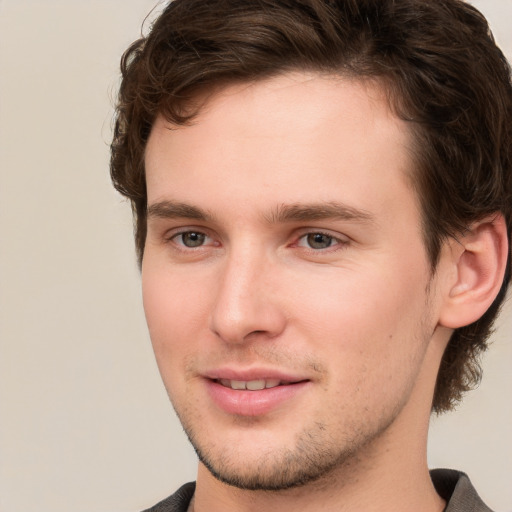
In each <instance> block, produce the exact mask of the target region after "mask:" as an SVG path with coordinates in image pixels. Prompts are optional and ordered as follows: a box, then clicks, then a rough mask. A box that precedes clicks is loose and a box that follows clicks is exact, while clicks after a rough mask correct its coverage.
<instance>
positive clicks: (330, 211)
mask: <svg viewBox="0 0 512 512" xmlns="http://www.w3.org/2000/svg"><path fill="white" fill-rule="evenodd" d="M327 219H329V220H346V221H354V222H360V223H364V224H372V223H374V222H375V219H374V217H373V215H371V214H370V213H369V212H367V211H365V210H362V209H358V208H353V207H351V206H348V205H345V204H343V203H339V202H337V201H329V202H325V203H323V202H320V203H307V204H303V203H293V204H283V205H280V206H279V207H278V208H276V210H275V211H274V212H272V214H271V215H270V216H269V217H268V221H269V222H270V223H285V222H307V221H317V220H327Z"/></svg>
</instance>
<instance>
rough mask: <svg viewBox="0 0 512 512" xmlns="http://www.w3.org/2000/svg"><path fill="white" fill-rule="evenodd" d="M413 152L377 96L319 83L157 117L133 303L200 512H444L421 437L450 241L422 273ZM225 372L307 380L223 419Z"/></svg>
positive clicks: (448, 275) (238, 88)
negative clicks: (177, 122) (178, 432)
mask: <svg viewBox="0 0 512 512" xmlns="http://www.w3.org/2000/svg"><path fill="white" fill-rule="evenodd" d="M409 146H410V134H409V132H408V130H407V126H406V125H405V123H403V122H402V121H400V120H398V119H397V118H396V117H395V116H394V115H393V114H392V113H391V112H390V109H389V108H388V105H387V103H386V101H385V98H384V95H383V94H382V92H381V91H380V89H379V88H378V87H377V86H375V85H369V84H363V83H361V82H358V81H352V80H348V79H342V78H333V77H325V76H320V75H315V74H301V73H293V74H286V75H283V76H279V77H276V78H272V79H270V80H266V81H260V82H256V83H254V84H244V85H234V86H230V87H227V88H225V89H223V90H222V91H220V92H218V93H216V94H215V95H213V96H212V97H210V98H208V101H207V103H206V104H205V106H204V107H203V109H202V111H201V112H200V114H199V115H198V117H197V118H196V119H195V121H194V122H193V123H192V124H191V125H189V126H185V127H176V126H171V125H169V123H167V122H166V121H165V120H164V119H163V118H158V120H157V121H156V123H155V125H154V127H153V130H152V133H151V136H150V139H149V142H148V146H147V152H146V173H147V190H148V205H149V212H150V214H149V218H148V237H147V242H146V247H145V254H144V260H143V265H142V282H143V297H144V308H145V312H146V317H147V322H148V326H149V330H150V334H151V339H152V343H153V347H154V351H155V354H156V358H157V362H158V365H159V369H160V372H161V375H162V378H163V381H164V384H165V386H166V389H167V391H168V394H169V396H170V398H171V400H172V402H173V405H174V407H175V409H176V412H177V413H178V415H179V417H180V419H181V421H182V423H183V425H184V428H185V430H186V432H187V434H188V435H189V438H190V439H191V441H192V443H193V444H194V446H195V448H196V450H197V451H198V454H199V456H200V459H201V462H200V464H199V472H198V479H197V490H196V495H195V499H194V503H193V506H194V507H195V510H196V511H206V510H208V511H210V512H211V511H213V512H215V511H216V510H223V511H226V510H227V511H229V510H237V511H249V510H266V509H273V510H281V511H286V510H292V509H293V510H294V511H297V510H301V511H307V510H315V511H327V510H337V511H340V510H359V511H360V510H365V511H372V510H379V511H381V512H382V511H386V510H390V511H391V510H393V511H397V510H398V511H399V510H404V511H405V510H406V509H407V510H416V511H427V510H428V511H434V510H439V511H440V510H442V509H443V505H444V504H443V501H442V500H441V498H439V497H438V496H437V494H436V493H435V490H434V488H433V487H432V484H431V482H430V478H429V476H428V469H427V463H426V438H427V428H428V420H429V414H430V407H431V400H432V395H433V389H434V384H435V378H436V374H437V370H438V367H439V362H440V358H441V356H442V352H443V350H444V348H445V346H446V343H447V341H448V339H449V336H450V334H451V332H452V331H451V329H449V328H446V327H443V325H442V322H441V321H440V319H441V317H442V315H443V313H444V308H445V303H446V301H447V297H448V296H449V293H450V289H451V288H452V287H453V286H454V283H455V281H456V279H457V275H456V272H455V271H454V265H453V261H454V259H455V258H456V257H457V254H458V253H457V250H458V249H457V248H456V247H455V246H453V245H450V244H446V245H445V247H444V248H443V251H442V254H441V258H440V263H439V265H438V268H437V270H436V273H435V275H432V273H431V271H430V264H429V261H428V259H427V256H426V252H425V247H424V243H423V238H422V232H421V221H420V211H419V207H418V201H417V198H416V196H415V193H414V192H413V190H412V188H411V186H410V173H411V172H412V169H413V163H412V161H411V158H410V153H409V151H408V147H409ZM333 208H334V209H335V210H336V212H337V214H336V215H335V216H333V211H332V210H333ZM226 369H228V370H229V371H231V372H234V374H238V373H240V372H241V373H242V374H244V375H249V374H251V375H254V374H255V373H256V374H258V375H261V376H262V378H264V377H265V373H267V374H273V372H281V373H282V374H286V375H291V376H293V377H294V378H295V379H297V380H301V381H302V384H301V386H300V387H297V388H294V390H293V392H292V393H291V394H290V396H289V397H288V398H287V399H285V400H284V401H282V402H279V404H278V405H277V406H275V407H273V408H270V410H269V411H264V412H258V411H259V409H258V408H257V407H256V409H255V414H247V411H246V410H245V409H244V410H243V411H242V412H243V413H240V414H238V413H233V412H227V411H226V410H224V409H223V408H222V407H220V406H219V404H218V403H217V402H216V401H215V400H213V399H212V395H211V394H210V392H209V390H210V389H211V387H212V379H213V377H215V375H216V373H215V372H219V371H220V372H222V371H226ZM237 372H238V373H237ZM244 372H245V373H244ZM251 372H252V373H251ZM262 374H263V375H262ZM241 393H245V394H247V393H250V391H243V392H241ZM214 475H215V476H214ZM272 489H273V490H272Z"/></svg>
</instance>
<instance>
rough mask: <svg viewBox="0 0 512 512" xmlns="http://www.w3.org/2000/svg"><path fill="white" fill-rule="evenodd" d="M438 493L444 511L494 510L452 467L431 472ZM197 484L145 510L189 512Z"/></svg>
mask: <svg viewBox="0 0 512 512" xmlns="http://www.w3.org/2000/svg"><path fill="white" fill-rule="evenodd" d="M430 476H431V478H432V482H433V483H434V486H435V488H436V491H437V492H438V494H439V495H440V496H441V497H442V498H443V499H444V500H445V501H446V503H447V505H446V509H445V511H444V512H492V510H491V509H490V508H489V507H488V506H487V505H485V503H484V502H483V501H482V500H481V499H480V496H478V493H477V492H476V490H475V488H474V487H473V485H472V484H471V482H470V480H469V478H468V476H467V475H466V474H464V473H461V472H459V471H454V470H451V469H433V470H432V471H431V472H430ZM195 488H196V484H195V483H194V482H190V483H188V484H185V485H184V486H183V487H180V489H178V490H177V491H176V492H175V493H174V494H173V495H172V496H169V497H168V498H166V499H165V500H163V501H161V502H160V503H157V504H156V505H155V506H154V507H151V508H148V509H147V510H145V511H144V512H187V508H188V506H189V504H190V500H191V499H192V496H193V495H194V491H195Z"/></svg>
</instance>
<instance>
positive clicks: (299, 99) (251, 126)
mask: <svg viewBox="0 0 512 512" xmlns="http://www.w3.org/2000/svg"><path fill="white" fill-rule="evenodd" d="M202 100H203V101H202V106H201V109H200V111H199V113H198V115H197V116H196V117H195V118H194V120H193V121H192V122H191V124H190V125H186V126H176V125H171V124H170V123H168V122H167V121H166V120H165V119H164V118H163V117H162V116H160V117H159V118H158V119H157V121H156V122H155V124H154V126H153V130H152V132H151V135H150V139H149V141H148V145H147V149H146V172H147V184H148V202H149V203H150V204H151V203H152V202H154V201H158V200H162V199H166V198H168V197H169V196H171V197H172V196H175V195H176V194H177V193H180V195H181V196H187V197H184V199H187V200H194V199H195V200H198V199H199V197H200V196H201V198H202V199H205V200H206V199H209V197H208V194H207V193H205V194H204V197H203V196H202V195H201V190H203V191H208V190H214V189H215V190H216V191H217V193H220V189H221V188H222V189H223V190H224V192H223V193H225V197H231V198H233V199H234V198H236V197H240V196H243V197H246V198H249V197H251V196H254V195H258V194H259V195H260V196H261V194H262V193H264V194H265V198H266V199H267V200H269V201H271V200H273V201H274V202H275V203H276V204H279V203H281V202H283V201H284V202H301V201H304V200H308V201H338V200H339V197H338V196H336V197H333V196H334V195H336V193H339V192H342V191H343V190H344V191H345V195H347V194H351V195H352V198H351V201H352V202H357V201H359V200H361V199H363V196H364V195H365V193H367V192H369V191H368V190H367V188H368V183H369V182H372V184H373V188H374V190H375V192H378V191H379V189H382V188H387V189H388V192H389V193H391V194H392V193H393V184H394V183H395V182H396V181H397V180H399V181H400V182H401V184H402V185H404V184H405V183H406V182H408V179H407V176H408V174H409V172H410V169H411V167H412V165H411V158H410V156H409V153H410V152H409V150H408V148H409V147H410V146H411V144H410V139H411V134H410V132H409V129H408V127H407V126H406V124H405V123H404V122H403V121H401V120H399V119H398V118H397V117H396V116H395V115H394V114H393V112H392V110H391V109H390V108H389V105H388V101H387V97H386V94H385V91H384V90H383V88H382V87H380V86H379V85H378V84H376V83H374V82H369V81H366V82H362V81H357V80H351V79H347V78H343V77H338V76H321V75H318V74H313V73H289V74H286V75H282V76H278V77H274V78H272V79H268V80H264V81H258V82H255V83H250V84H236V85H231V86H228V87H225V88H222V89H221V90H218V91H216V92H215V93H213V94H210V95H209V96H204V97H203V98H202ZM194 182H195V185H194ZM198 185H199V186H200V189H201V190H200V189H199V188H198ZM335 190H336V192H335ZM408 193H410V194H412V193H413V192H412V189H409V190H408ZM388 195H389V194H388ZM179 199H180V200H181V199H182V197H180V198H179ZM373 199H374V200H375V199H377V197H374V198H373ZM368 200H369V197H368ZM363 202H364V201H363ZM354 206H356V207H361V205H354Z"/></svg>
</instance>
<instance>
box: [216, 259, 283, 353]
mask: <svg viewBox="0 0 512 512" xmlns="http://www.w3.org/2000/svg"><path fill="white" fill-rule="evenodd" d="M275 277H276V269H275V266H274V265H272V264H271V263H270V262H269V261H268V259H266V258H265V257H264V255H263V254H255V253H254V251H250V250H249V251H245V252H243V253H241V252H238V253H235V252H233V253H232V254H231V255H230V256H228V257H227V258H226V260H225V261H224V268H223V271H222V272H220V273H219V278H218V281H217V293H216V294H215V295H214V297H215V303H214V304H213V307H212V310H211V317H210V329H211V330H212V331H213V332H214V333H215V334H216V335H217V336H218V337H219V338H221V339H222V340H223V341H224V342H226V343H243V342H247V341H249V339H255V338H258V339H271V338H275V337H277V336H279V335H280V334H281V333H282V332H283V330H284V328H285V325H286V315H285V312H284V310H283V307H282V297H280V295H279V289H278V287H277V286H276V279H275Z"/></svg>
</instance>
